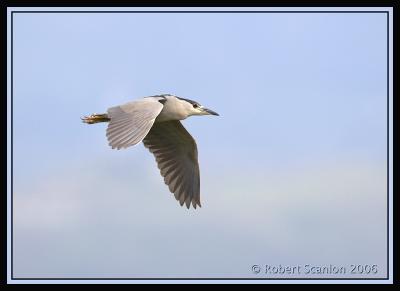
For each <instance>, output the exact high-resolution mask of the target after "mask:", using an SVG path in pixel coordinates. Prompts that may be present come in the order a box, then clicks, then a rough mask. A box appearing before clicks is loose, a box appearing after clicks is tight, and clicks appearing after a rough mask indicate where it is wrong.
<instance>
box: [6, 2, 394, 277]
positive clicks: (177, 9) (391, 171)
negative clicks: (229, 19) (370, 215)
mask: <svg viewBox="0 0 400 291" xmlns="http://www.w3.org/2000/svg"><path fill="white" fill-rule="evenodd" d="M122 10H123V11H387V12H389V173H388V175H389V182H390V183H389V201H388V203H389V264H388V265H389V270H388V271H389V273H388V275H389V280H332V281H331V280H318V279H316V280H290V279H285V280H229V279H226V280H184V279H183V280H151V279H149V280H12V279H11V211H10V210H11V188H10V186H11V91H10V88H11V12H12V11H122ZM7 283H8V284H35V283H36V284H55V283H56V284H77V283H79V284H94V283H95V284H126V283H132V284H144V283H153V284H188V283H189V284H190V283H192V284H193V283H197V284H210V283H213V284H221V283H223V284H227V283H229V284H277V283H286V284H310V283H317V284H348V283H355V284H382V283H384V284H392V283H393V8H392V7H211V8H210V7H8V8H7Z"/></svg>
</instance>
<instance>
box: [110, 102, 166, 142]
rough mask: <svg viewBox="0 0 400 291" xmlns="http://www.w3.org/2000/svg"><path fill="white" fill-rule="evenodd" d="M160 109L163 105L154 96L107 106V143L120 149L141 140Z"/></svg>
mask: <svg viewBox="0 0 400 291" xmlns="http://www.w3.org/2000/svg"><path fill="white" fill-rule="evenodd" d="M162 109H163V105H162V104H161V103H160V102H158V100H157V99H156V98H145V99H142V100H137V101H133V102H129V103H126V104H123V105H120V106H115V107H111V108H109V109H108V110H107V115H108V117H109V118H110V122H109V124H108V127H107V139H108V143H109V145H110V146H111V147H112V148H113V149H114V148H117V149H121V148H126V147H129V146H133V145H135V144H137V143H139V142H140V141H142V140H143V138H144V137H145V136H146V134H147V133H148V132H149V130H150V128H151V127H152V126H153V123H154V120H155V119H156V117H157V116H158V114H160V112H161V110H162Z"/></svg>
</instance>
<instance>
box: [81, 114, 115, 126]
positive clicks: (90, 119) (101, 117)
mask: <svg viewBox="0 0 400 291" xmlns="http://www.w3.org/2000/svg"><path fill="white" fill-rule="evenodd" d="M81 120H82V122H83V123H87V124H93V123H98V122H107V121H110V118H108V115H107V114H105V113H104V114H97V113H95V114H92V115H89V116H84V117H81Z"/></svg>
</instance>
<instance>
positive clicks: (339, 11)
mask: <svg viewBox="0 0 400 291" xmlns="http://www.w3.org/2000/svg"><path fill="white" fill-rule="evenodd" d="M98 2H102V1H98ZM26 4H27V5H25V6H26V7H32V6H31V3H29V4H28V3H26ZM53 4H54V3H53ZM347 4H350V6H351V3H347ZM382 4H383V2H382ZM18 6H19V5H15V6H13V7H18ZM44 6H46V5H44ZM144 6H147V7H149V6H150V5H144ZM276 6H281V5H276ZM319 6H321V7H322V6H323V7H326V6H325V5H319ZM345 6H347V5H343V7H344V8H345ZM354 6H356V5H354ZM93 7H96V6H90V7H78V6H77V8H82V9H90V8H93ZM104 7H115V6H113V5H110V6H103V7H100V8H104ZM138 7H140V6H136V7H132V6H124V7H123V8H138ZM178 7H179V6H178ZM269 7H274V5H273V6H269ZM295 7H299V6H296V5H295V6H293V8H295ZM300 7H303V6H300ZM373 7H375V6H373ZM382 7H385V8H394V7H393V6H390V5H386V6H385V5H382ZM50 8H61V7H57V6H52V7H50ZM96 8H97V7H96ZM118 8H122V7H118ZM159 8H162V7H159ZM185 8H186V7H185ZM247 8H252V7H247ZM263 8H268V7H263ZM327 8H332V7H329V6H328V7H327ZM354 8H358V7H354ZM375 8H378V7H375ZM18 13H20V14H22V13H383V14H386V30H387V33H386V46H387V50H386V53H387V56H386V62H387V64H386V65H387V72H386V78H387V99H386V102H387V112H386V113H387V133H386V134H387V136H386V141H387V195H386V204H387V208H386V211H387V221H386V225H387V229H386V236H387V239H386V241H387V243H386V247H387V250H386V255H387V264H386V265H387V266H386V267H387V269H386V270H387V274H386V277H383V278H362V277H361V278H360V277H350V278H277V277H274V278H266V277H263V278H259V277H249V278H170V277H169V278H17V277H14V270H13V265H14V262H13V260H14V250H13V237H14V232H13V221H14V216H13V154H14V153H13V132H14V128H13V85H14V80H13V39H14V30H13V24H14V21H13V20H14V19H13V15H14V14H18ZM393 13H394V9H393ZM5 14H6V17H5V23H6V24H7V16H8V12H7V10H6V11H5ZM392 15H393V14H392ZM393 16H394V15H393ZM389 18H390V15H389V11H387V10H382V11H380V10H371V11H357V10H347V11H345V10H343V11H342V10H330V11H326V10H324V11H320V10H303V11H285V10H283V11H281V10H272V11H246V10H243V11H226V10H225V11H224V10H221V11H215V10H214V11H207V10H195V11H183V10H164V11H151V10H150V11H148V10H142V11H128V10H123V11H121V10H114V11H113V10H109V11H93V10H92V11H90V10H84V11H82V10H80V11H74V10H63V11H50V10H36V11H35V10H33V11H23V10H21V11H11V12H10V20H11V31H10V32H11V51H10V56H11V60H10V67H11V76H10V77H11V78H10V79H11V87H10V93H11V245H10V248H11V278H10V279H11V280H32V281H35V280H49V281H57V280H65V281H70V280H71V281H72V280H76V281H82V280H92V281H105V280H107V281H125V280H129V281H142V280H146V281H159V280H161V281H163V280H164V281H174V280H181V281H193V280H199V281H204V280H209V281H215V280H218V281H238V280H240V281H247V280H248V281H270V280H271V281H274V280H282V281H292V280H293V281H297V280H303V281H324V280H332V281H335V280H338V281H343V280H349V281H357V280H363V281H365V280H366V281H377V280H378V281H381V280H389V279H390V277H389V273H390V264H389V262H390V260H389V231H390V230H389V225H390V223H389V213H390V209H389V187H390V183H389V182H390V181H389V170H390V168H389V162H390V160H389V93H390V78H389V75H390V63H389V56H390V55H389V53H390V46H389V43H390V32H391V33H392V36H393V37H394V27H395V23H394V17H393V26H392V27H393V30H392V31H390V26H389V24H390V22H389ZM6 27H7V25H6ZM5 29H7V28H5ZM5 38H6V40H7V30H6V34H5ZM393 40H394V39H393ZM6 43H7V41H6ZM392 52H393V59H394V52H395V50H394V43H393V46H392ZM5 65H6V67H7V63H5ZM393 79H394V67H393ZM5 87H6V86H5ZM6 90H7V89H6ZM393 96H394V92H393ZM393 101H394V100H393ZM393 199H394V197H393ZM5 207H6V209H7V204H5ZM393 252H394V245H393ZM6 276H7V277H8V274H6Z"/></svg>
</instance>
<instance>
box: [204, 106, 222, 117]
mask: <svg viewBox="0 0 400 291" xmlns="http://www.w3.org/2000/svg"><path fill="white" fill-rule="evenodd" d="M203 111H204V112H207V113H208V114H210V115H216V116H219V114H218V113H217V112H215V111H212V110H211V109H208V108H203Z"/></svg>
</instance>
